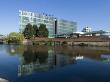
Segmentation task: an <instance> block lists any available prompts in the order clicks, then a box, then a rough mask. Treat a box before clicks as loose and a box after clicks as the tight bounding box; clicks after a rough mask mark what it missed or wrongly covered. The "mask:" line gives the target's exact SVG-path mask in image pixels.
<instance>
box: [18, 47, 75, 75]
mask: <svg viewBox="0 0 110 82" xmlns="http://www.w3.org/2000/svg"><path fill="white" fill-rule="evenodd" d="M44 49H45V50H44ZM20 62H21V63H20V65H19V66H18V76H22V75H30V74H33V73H35V72H46V71H50V70H52V69H56V68H59V67H63V66H65V65H68V64H73V63H75V59H73V57H70V56H69V55H64V54H63V53H57V51H55V50H54V48H48V47H45V48H42V47H41V48H40V47H38V48H36V47H33V48H32V47H30V46H27V48H26V49H25V50H24V53H23V55H22V56H21V57H20Z"/></svg>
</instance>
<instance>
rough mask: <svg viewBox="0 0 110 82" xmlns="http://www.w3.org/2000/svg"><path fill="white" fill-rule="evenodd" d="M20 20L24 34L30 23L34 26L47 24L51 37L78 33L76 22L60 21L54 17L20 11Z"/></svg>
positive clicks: (21, 30)
mask: <svg viewBox="0 0 110 82" xmlns="http://www.w3.org/2000/svg"><path fill="white" fill-rule="evenodd" d="M19 19H20V22H19V24H20V32H23V30H24V28H25V27H26V25H27V24H28V23H30V24H32V25H34V24H35V25H37V26H38V27H39V26H40V24H45V25H46V28H47V29H48V31H49V37H54V36H55V35H57V34H62V33H65V34H66V33H72V32H74V31H76V22H72V21H67V20H59V19H57V18H56V17H54V16H52V15H47V14H44V13H42V14H39V13H33V12H28V11H22V10H19Z"/></svg>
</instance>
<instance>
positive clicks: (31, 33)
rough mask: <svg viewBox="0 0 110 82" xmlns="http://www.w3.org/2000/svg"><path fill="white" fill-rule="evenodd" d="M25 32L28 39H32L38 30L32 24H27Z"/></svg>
mask: <svg viewBox="0 0 110 82" xmlns="http://www.w3.org/2000/svg"><path fill="white" fill-rule="evenodd" d="M23 34H24V37H25V38H26V39H30V38H32V37H33V36H34V35H35V34H36V32H35V30H34V28H33V26H32V25H31V24H27V25H26V28H25V29H24V32H23Z"/></svg>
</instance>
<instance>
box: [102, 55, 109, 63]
mask: <svg viewBox="0 0 110 82" xmlns="http://www.w3.org/2000/svg"><path fill="white" fill-rule="evenodd" d="M101 58H102V59H103V60H102V61H103V62H105V63H109V64H110V54H102V55H101Z"/></svg>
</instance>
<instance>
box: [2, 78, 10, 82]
mask: <svg viewBox="0 0 110 82" xmlns="http://www.w3.org/2000/svg"><path fill="white" fill-rule="evenodd" d="M0 82H9V81H8V80H6V79H3V78H0Z"/></svg>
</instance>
